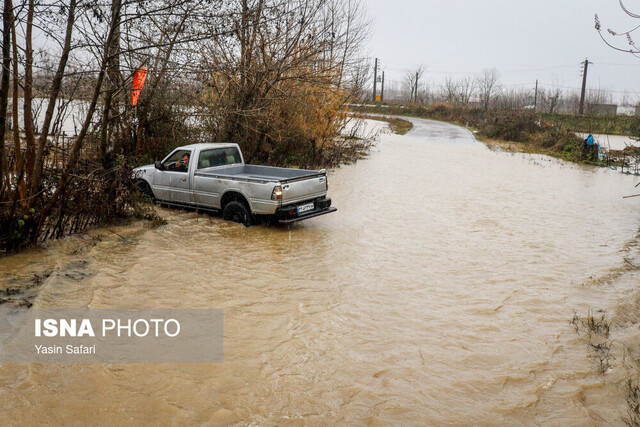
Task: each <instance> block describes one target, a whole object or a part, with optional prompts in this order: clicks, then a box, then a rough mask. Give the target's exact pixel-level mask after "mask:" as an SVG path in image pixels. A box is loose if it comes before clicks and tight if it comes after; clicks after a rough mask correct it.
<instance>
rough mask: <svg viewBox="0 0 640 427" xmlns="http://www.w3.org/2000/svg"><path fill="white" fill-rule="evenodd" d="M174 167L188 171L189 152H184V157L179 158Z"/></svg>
mask: <svg viewBox="0 0 640 427" xmlns="http://www.w3.org/2000/svg"><path fill="white" fill-rule="evenodd" d="M173 168H174V169H175V170H177V171H181V172H186V171H187V170H188V169H189V153H184V156H182V159H180V160H178V161H177V162H176V163H175V164H174V165H173Z"/></svg>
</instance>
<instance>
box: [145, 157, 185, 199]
mask: <svg viewBox="0 0 640 427" xmlns="http://www.w3.org/2000/svg"><path fill="white" fill-rule="evenodd" d="M191 163H192V162H191V150H176V151H174V152H173V153H171V154H170V155H169V156H168V157H167V158H166V159H165V160H164V161H163V162H162V165H163V166H164V170H159V171H156V174H155V178H154V190H156V194H157V195H158V198H159V199H162V200H167V201H169V202H175V203H185V204H190V203H192V197H191V189H190V176H189V170H190V166H191Z"/></svg>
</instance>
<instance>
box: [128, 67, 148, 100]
mask: <svg viewBox="0 0 640 427" xmlns="http://www.w3.org/2000/svg"><path fill="white" fill-rule="evenodd" d="M147 73H148V69H147V67H140V68H138V71H136V72H135V73H134V74H133V92H132V93H131V105H133V106H135V105H136V104H137V103H138V98H140V92H142V87H143V86H144V81H145V80H146V79H147Z"/></svg>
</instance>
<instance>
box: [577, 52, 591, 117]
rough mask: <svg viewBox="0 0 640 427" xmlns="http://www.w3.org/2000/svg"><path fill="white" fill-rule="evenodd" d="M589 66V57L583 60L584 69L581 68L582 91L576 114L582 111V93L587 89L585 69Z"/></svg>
mask: <svg viewBox="0 0 640 427" xmlns="http://www.w3.org/2000/svg"><path fill="white" fill-rule="evenodd" d="M588 68H589V59H585V60H584V69H583V70H582V92H580V108H579V109H578V114H580V115H582V114H583V113H584V95H585V92H586V90H587V69H588Z"/></svg>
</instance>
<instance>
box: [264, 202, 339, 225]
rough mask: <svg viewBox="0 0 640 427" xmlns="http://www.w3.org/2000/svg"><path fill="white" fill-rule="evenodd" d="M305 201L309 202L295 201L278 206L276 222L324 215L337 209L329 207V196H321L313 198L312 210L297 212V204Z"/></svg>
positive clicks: (289, 221) (289, 222) (287, 221)
mask: <svg viewBox="0 0 640 427" xmlns="http://www.w3.org/2000/svg"><path fill="white" fill-rule="evenodd" d="M307 203H309V202H308V201H307V202H303V203H296V204H293V205H289V206H283V207H281V208H278V209H277V210H276V214H275V215H276V218H277V219H278V222H279V223H280V224H291V223H292V222H297V221H302V220H304V219H309V218H314V217H316V216H320V215H325V214H328V213H331V212H335V211H337V210H338V209H337V208H332V207H331V199H330V198H329V197H321V198H318V199H315V200H313V204H314V208H313V210H310V211H306V212H303V213H301V214H298V206H301V205H306V204H307Z"/></svg>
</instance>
